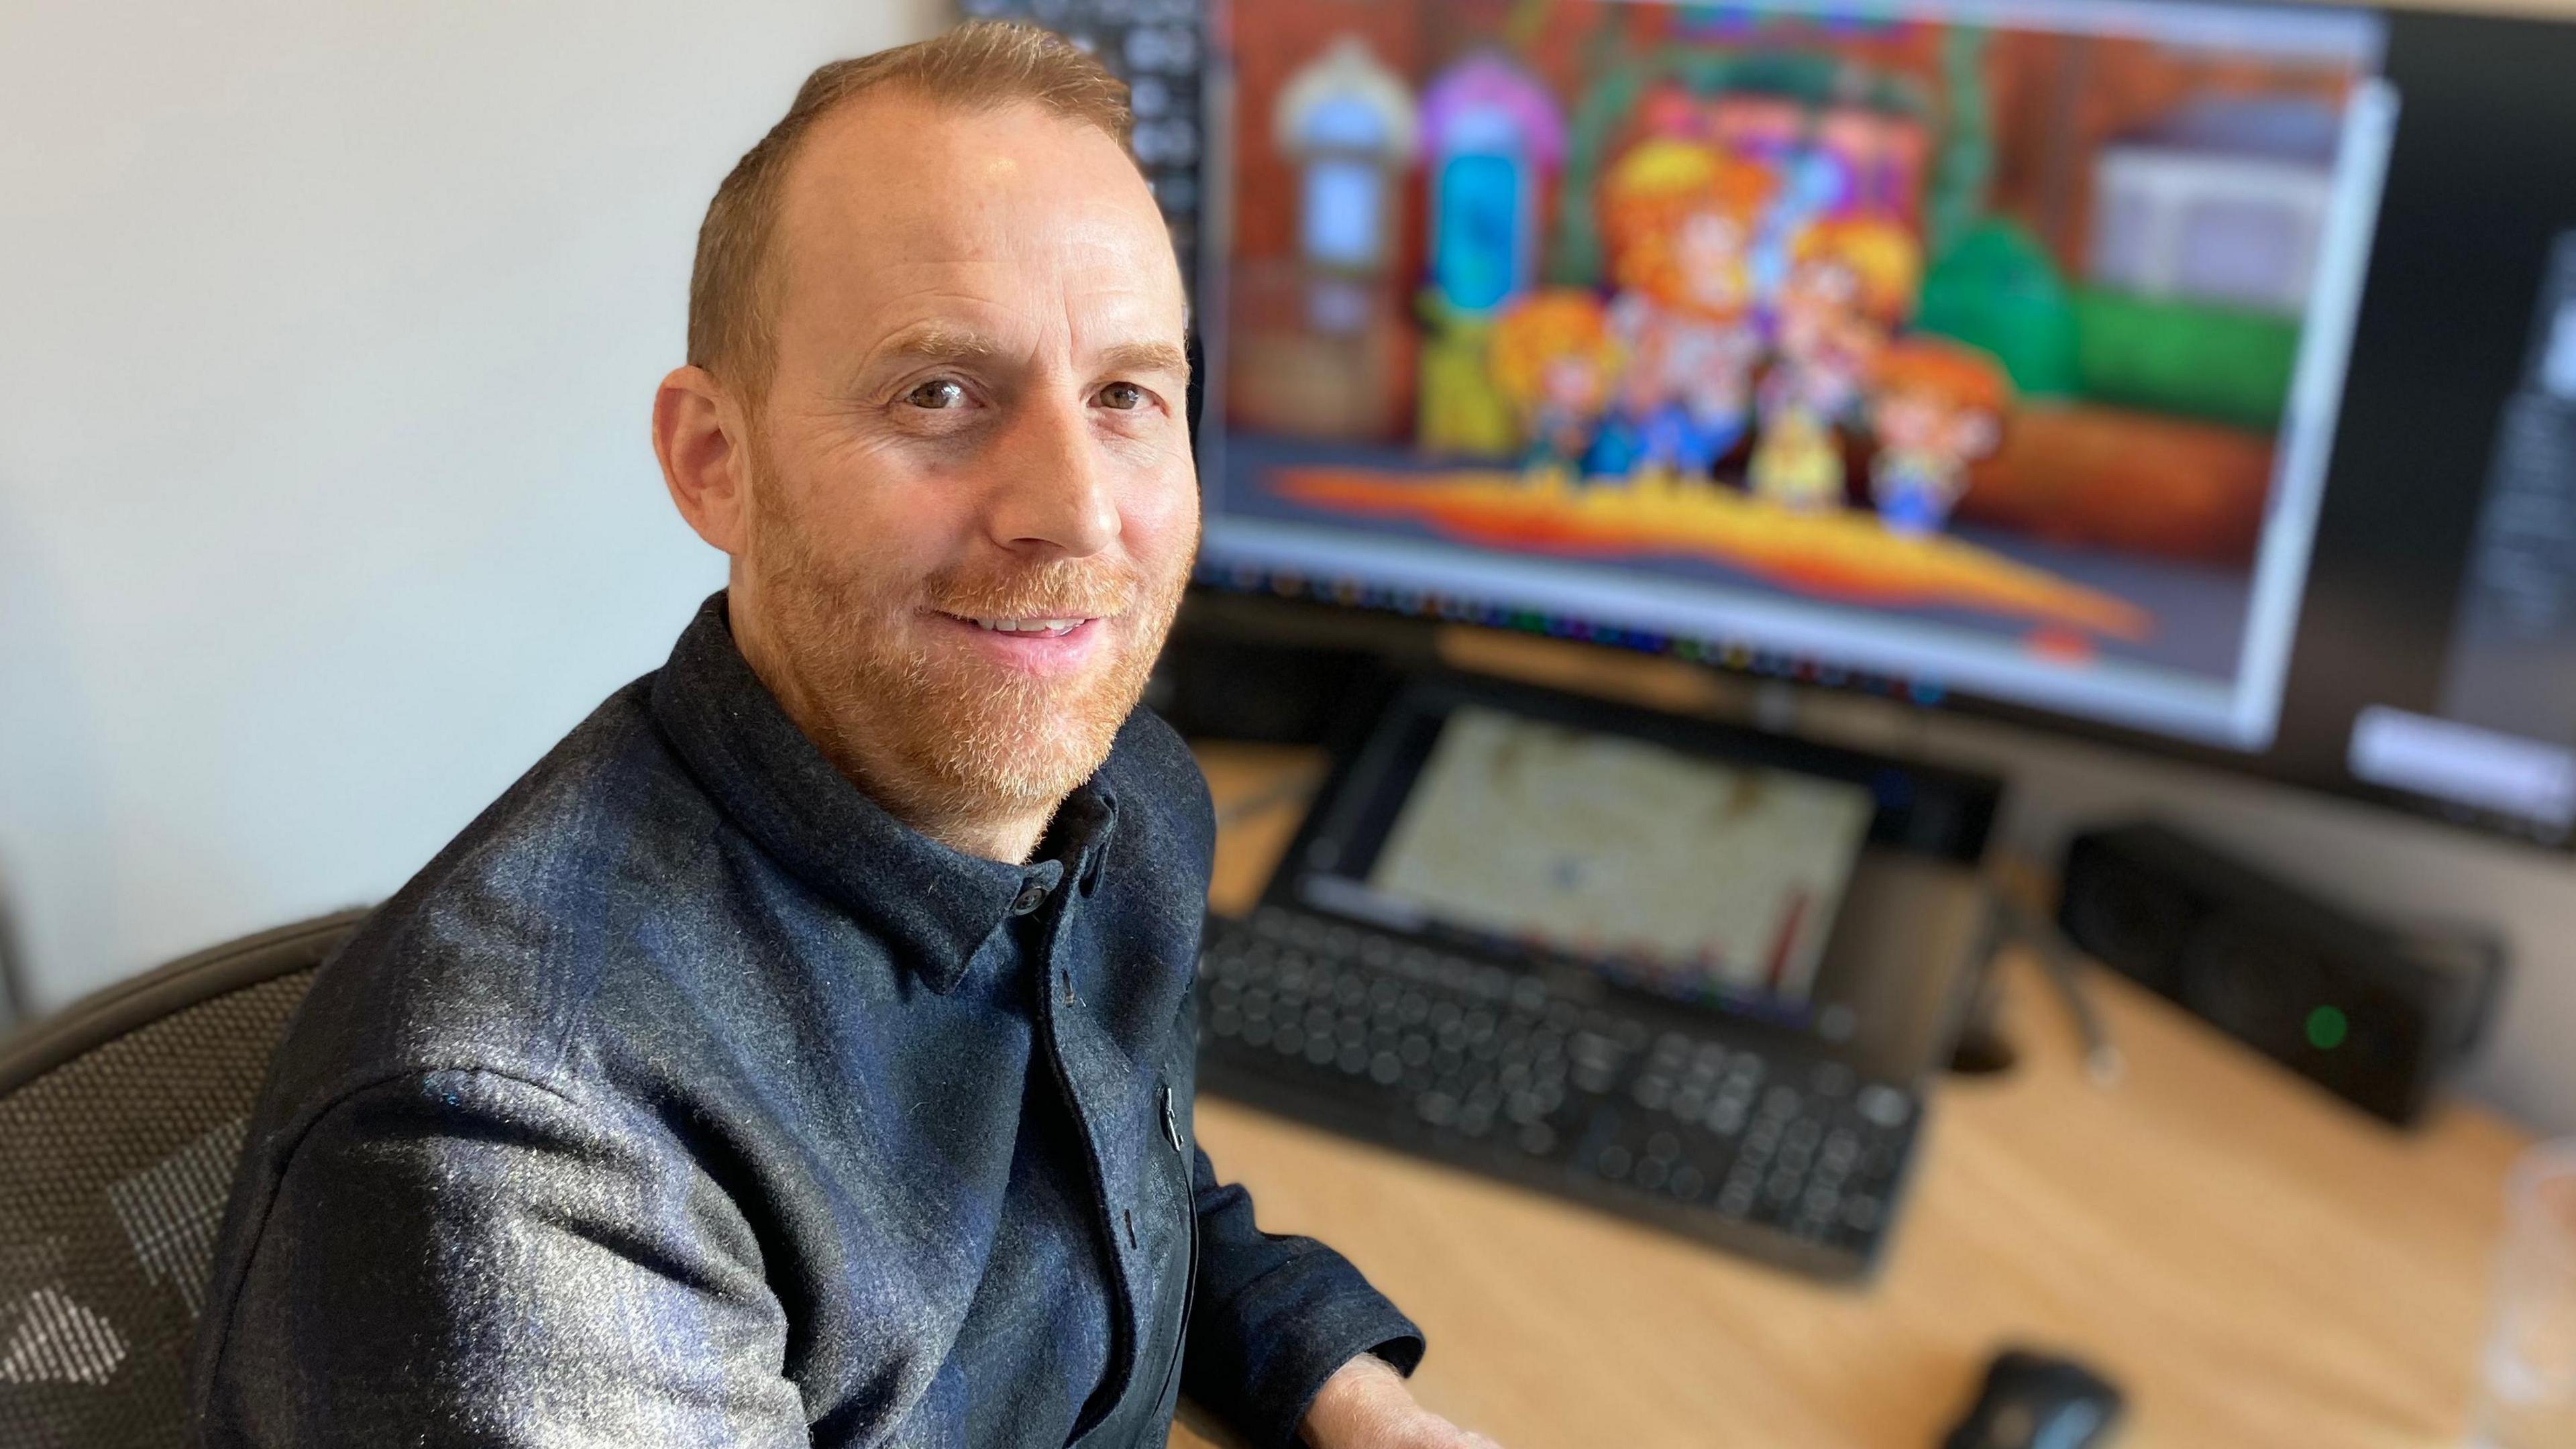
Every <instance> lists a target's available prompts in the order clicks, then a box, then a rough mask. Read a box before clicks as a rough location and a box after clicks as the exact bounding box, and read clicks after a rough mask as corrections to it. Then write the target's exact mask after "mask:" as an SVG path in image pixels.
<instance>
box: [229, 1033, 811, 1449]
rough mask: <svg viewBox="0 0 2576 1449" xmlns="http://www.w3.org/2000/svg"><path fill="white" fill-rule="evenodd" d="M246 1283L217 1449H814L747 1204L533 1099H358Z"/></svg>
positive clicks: (528, 1086) (382, 1095)
mask: <svg viewBox="0 0 2576 1449" xmlns="http://www.w3.org/2000/svg"><path fill="white" fill-rule="evenodd" d="M639 1125H640V1124H639ZM238 1271H239V1280H238V1283H237V1285H236V1286H235V1289H234V1291H233V1292H232V1293H231V1294H230V1295H229V1296H226V1295H222V1294H221V1293H220V1288H221V1285H218V1289H219V1292H218V1295H217V1298H216V1300H215V1301H214V1302H213V1303H210V1305H209V1306H210V1308H214V1309H216V1310H217V1311H218V1312H220V1313H221V1314H222V1320H221V1322H220V1323H217V1322H215V1321H213V1320H211V1319H210V1320H209V1322H208V1324H207V1326H206V1327H207V1333H208V1340H207V1342H205V1343H202V1344H200V1346H199V1365H200V1369H199V1374H200V1377H199V1383H200V1385H201V1388H200V1391H199V1394H198V1407H199V1414H200V1420H199V1425H198V1427H199V1437H200V1442H201V1443H203V1444H204V1445H206V1446H208V1449H231V1446H241V1445H262V1446H276V1449H302V1446H319V1445H360V1444H406V1445H421V1446H450V1445H455V1446H463V1445H476V1446H513V1449H515V1446H535V1445H548V1446H556V1445H570V1446H591V1445H596V1446H602V1449H609V1446H614V1449H637V1446H641V1445H655V1446H695V1445H719V1444H722V1445H737V1444H740V1445H779V1446H787V1445H794V1446H800V1449H801V1446H804V1445H805V1444H806V1443H807V1442H808V1441H807V1436H806V1427H805V1416H804V1411H803V1403H802V1400H801V1399H800V1397H799V1396H798V1393H797V1391H796V1387H795V1385H794V1384H793V1383H792V1382H791V1381H790V1380H789V1379H788V1378H787V1377H786V1376H785V1374H784V1372H783V1369H782V1365H783V1362H784V1353H785V1346H786V1341H787V1319H786V1315H785V1313H784V1311H783V1310H782V1308H781V1307H780V1305H779V1303H778V1301H777V1299H776V1298H775V1296H774V1295H772V1294H771V1293H770V1292H769V1290H768V1288H767V1287H766V1285H765V1284H764V1282H763V1280H762V1277H761V1272H760V1257H759V1250H758V1246H757V1243H756V1241H755V1240H754V1238H753V1236H752V1233H751V1230H750V1227H749V1225H748V1224H747V1223H746V1222H745V1221H744V1219H743V1218H742V1217H741V1215H740V1214H739V1212H738V1211H737V1210H736V1209H735V1208H734V1206H733V1204H732V1202H731V1200H730V1199H729V1198H727V1197H726V1196H725V1195H724V1194H723V1193H722V1192H721V1191H720V1190H719V1189H718V1188H717V1187H716V1186H715V1185H714V1184H713V1183H712V1182H711V1181H710V1180H709V1179H708V1178H707V1177H706V1175H705V1174H704V1173H702V1172H701V1171H699V1170H698V1168H697V1166H696V1164H695V1163H694V1162H692V1161H691V1160H690V1159H689V1157H688V1156H687V1154H685V1153H684V1152H681V1151H680V1150H678V1148H677V1147H676V1145H675V1144H673V1143H672V1142H671V1141H670V1140H669V1139H668V1138H667V1137H661V1136H658V1135H657V1134H652V1133H648V1132H645V1131H642V1130H637V1128H636V1127H633V1126H628V1125H626V1124H621V1123H619V1122H617V1121H615V1120H614V1119H612V1118H609V1117H607V1116H604V1115H600V1114H595V1113H593V1112H591V1111H588V1110H585V1109H584V1108H583V1107H581V1106H580V1105H577V1104H576V1103H575V1102H574V1101H572V1100H571V1099H569V1098H567V1097H565V1096H563V1095H561V1094H559V1093H557V1092H555V1091H553V1090H550V1089H548V1088H546V1087H542V1086H538V1085H536V1084H534V1083H531V1082H528V1081H524V1080H520V1079H518V1078H514V1077H510V1076H506V1075H501V1074H497V1073H492V1072H485V1071H444V1072H430V1073H425V1074H421V1075H418V1076H413V1077H407V1078H403V1079H400V1080H397V1081H393V1082H389V1083H384V1084H380V1085H377V1086H373V1087H369V1088H367V1089H365V1090H363V1091H360V1092H358V1093H355V1094H353V1095H351V1096H349V1097H346V1098H343V1099H342V1100H341V1101H339V1102H338V1103H337V1104H335V1105H334V1106H333V1107H331V1108H330V1109H329V1110H328V1111H326V1112H325V1113H323V1115H322V1116H321V1117H320V1118H319V1119H318V1120H316V1121H315V1122H314V1123H313V1124H312V1126H311V1127H310V1128H309V1129H308V1130H307V1131H306V1132H305V1134H304V1135H303V1137H302V1139H301V1140H300V1141H299V1142H297V1143H296V1145H295V1146H294V1147H293V1148H292V1150H291V1153H290V1155H289V1156H288V1157H287V1158H286V1160H285V1162H284V1164H283V1166H282V1167H281V1168H280V1169H279V1170H278V1176H277V1180H276V1183H275V1186H274V1188H273V1190H272V1192H271V1194H270V1196H269V1198H268V1201H267V1205H266V1208H265V1211H264V1214H263V1218H262V1221H261V1223H260V1225H259V1228H258V1231H257V1234H256V1237H255V1239H254V1241H253V1243H252V1245H251V1247H250V1248H249V1250H248V1253H247V1256H246V1258H245V1259H244V1260H243V1262H242V1265H241V1267H240V1269H239V1270H238Z"/></svg>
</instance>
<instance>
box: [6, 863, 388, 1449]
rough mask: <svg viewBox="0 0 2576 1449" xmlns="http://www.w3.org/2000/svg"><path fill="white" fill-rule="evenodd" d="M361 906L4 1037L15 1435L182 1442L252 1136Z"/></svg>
mask: <svg viewBox="0 0 2576 1449" xmlns="http://www.w3.org/2000/svg"><path fill="white" fill-rule="evenodd" d="M362 914H363V913H361V912H357V911H348V912H343V913H341V914H339V915H334V916H327V917H324V918H322V919H319V920H314V921H307V922H305V923H303V924H301V925H295V926H288V927H285V928H283V929H280V930H275V931H268V932H264V933H262V934H260V935H257V936H252V937H248V938H246V939H244V940H241V941H236V942H233V943H232V944H230V945H226V946H218V947H216V948H215V949H213V950H211V951H204V952H200V953H198V954H197V955H194V956H190V957H188V958H187V959H185V960H182V961H176V962H173V963H171V964H170V965H168V966H165V967H163V968H161V969H160V970H157V971H154V972H152V973H150V974H149V975H146V976H143V977H139V978H137V979H135V980H133V981H130V982H127V983H125V984H123V985H121V986H118V987H114V988H111V989H110V990H108V991H106V992H103V993H101V994H100V995H98V996H94V997H92V998H90V999H88V1000H87V1001H84V1002H81V1003H79V1004H77V1005H75V1006H73V1007H71V1008H69V1009H68V1010H66V1011H64V1012H63V1013H62V1014H60V1015H59V1016H58V1017H56V1018H55V1019H54V1020H52V1021H50V1022H47V1023H45V1024H44V1025H43V1026H42V1027H40V1028H38V1029H35V1030H32V1031H29V1032H26V1033H24V1034H22V1035H21V1036H19V1037H17V1038H15V1039H12V1040H9V1041H6V1042H0V1446H7V1449H143V1446H152V1449H168V1446H172V1445H176V1444H178V1443H179V1442H180V1439H181V1436H182V1433H183V1425H184V1416H185V1408H186V1402H185V1396H186V1387H187V1378H186V1375H187V1356H188V1339H189V1336H190V1334H191V1333H192V1332H193V1331H194V1329H195V1326H196V1320H197V1314H198V1311H199V1310H200V1308H201V1307H202V1306H203V1299H204V1294H205V1286H206V1274H207V1270H208V1265H209V1259H210V1258H211V1256H212V1254H213V1252H214V1238H215V1231H216V1229H217V1227H218V1225H219V1223H220V1220H221V1218H222V1216H223V1211H224V1199H225V1197H226V1195H227V1194H228V1193H229V1192H230V1190H231V1186H232V1176H233V1165H234V1161H235V1159H237V1158H238V1157H239V1156H240V1155H241V1146H242V1134H243V1130H244V1128H245V1126H246V1125H247V1122H248V1119H249V1115H250V1111H251V1107H252V1105H253V1102H254V1100H255V1099H256V1098H257V1097H258V1095H259V1088H260V1083H261V1081H262V1080H263V1079H264V1078H265V1077H266V1076H267V1073H268V1059H269V1055H270V1053H271V1052H272V1051H273V1050H274V1049H275V1048H276V1046H277V1042H278V1040H279V1038H280V1037H281V1036H282V1035H283V1034H284V1033H285V1030H286V1023H287V1019H288V1017H290V1016H291V1015H292V1014H293V1013H294V1011H295V1007H296V1004H297V1003H298V1002H300V1001H302V1000H303V999H304V992H305V988H306V987H307V986H309V985H311V984H312V979H313V970H314V968H315V967H316V966H318V965H319V964H321V962H322V959H323V958H324V957H326V956H328V955H329V954H330V953H331V951H332V950H333V949H335V948H336V947H338V945H339V944H340V942H341V941H342V940H344V939H346V938H347V936H348V934H349V932H350V930H351V929H352V928H353V927H355V926H356V924H357V922H358V920H359V918H360V916H361V915H362Z"/></svg>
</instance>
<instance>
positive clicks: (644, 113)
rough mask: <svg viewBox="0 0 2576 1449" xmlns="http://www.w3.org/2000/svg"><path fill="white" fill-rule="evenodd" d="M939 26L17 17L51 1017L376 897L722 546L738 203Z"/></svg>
mask: <svg viewBox="0 0 2576 1449" xmlns="http://www.w3.org/2000/svg"><path fill="white" fill-rule="evenodd" d="M943 13H944V11H943V9H942V7H941V6H940V5H939V4H938V3H937V0H896V3H891V4H889V3H885V0H736V3H728V4H725V5H721V6H719V5H708V4H703V3H681V0H617V3H608V0H598V3H590V4H583V3H576V0H370V3H355V4H353V3H350V0H243V3H236V4H227V5H201V4H190V3H184V0H47V3H37V0H11V3H7V4H0V902H5V903H6V907H7V909H8V911H9V912H10V914H11V915H12V916H14V918H15V926H16V932H15V934H16V936H17V938H18V940H19V942H20V943H21V945H22V947H23V952H22V954H23V955H24V957H25V960H26V965H27V969H28V971H29V973H30V975H31V977H32V986H33V990H34V994H35V996H36V999H37V1005H38V1006H39V1007H46V1006H53V1005H59V1004H60V1003H62V1002H63V1001H65V1000H68V999H70V998H71V997H73V996H76V995H78V994H80V993H81V992H84V991H86V990H89V989H91V988H93V987H95V986H98V985H100V984H102V983H104V982H107V981H110V980H112V979H114V978H116V977H118V976H120V975H123V974H126V973H128V972H132V971H135V970H137V969H140V968H142V967H144V966H147V965H149V964H151V963H153V962H155V961H157V960H160V959H162V958H164V957H167V956H170V955H173V954H176V953H178V952H181V951H184V950H187V949H190V948H193V947H195V946H199V945H203V944H207V943H210V942H213V941H216V940H220V939H223V938H224V937H227V936H229V935H233V934H236V933H239V932H243V931H247V930H251V929H255V928H257V927H260V926H265V925H270V924H274V923H278V922H281V921H285V920H289V919H293V918H295V917H297V916H300V915H304V914H307V913H310V912H315V911H319V910H323V909H326V908H329V907H332V906H336V905H340V904H345V903H350V902H357V901H365V900H371V899H374V898H376V897H379V896H382V895H383V894H385V893H386V892H387V891H389V890H390V889H392V888H393V887H394V886H396V885H398V884H400V883H401V881H402V880H403V878H404V877H405V876H407V875H408V874H409V873H410V872H411V871H412V870H413V869H415V868H416V867H417V866H418V865H419V864H420V863H421V862H422V861H423V860H424V859H426V858H427V856H428V855H429V854H430V853H431V852H432V851H433V850H435V849H436V848H437V847H438V846H439V845H440V844H441V843H442V842H444V841H445V840H446V839H447V838H448V836H450V835H451V834H453V833H454V832H455V831H456V830H457V829H458V827H460V826H462V825H463V824H464V823H465V822H466V820H468V819H469V818H470V817H471V816H472V815H473V813H474V812H475V811H476V810H477V809H478V808H480V807H481V806H482V805H483V804H484V803H485V802H487V801H488V800H490V799H491V797H492V796H493V795H494V794H496V793H497V792H498V791H499V790H500V789H501V788H502V787H503V786H504V785H506V784H507V783H508V782H509V781H510V780H511V779H512V778H514V777H515V776H516V775H517V774H518V773H519V771H521V770H523V769H524V768H526V767H527V765H528V764H529V763H530V762H531V761H533V760H534V759H535V758H536V756H537V755H538V754H539V753H540V752H541V751H543V750H544V749H545V747H546V746H547V745H549V744H550V743H552V742H553V741H554V740H555V739H556V738H557V737H558V736H560V735H561V734H562V733H563V732H564V730H565V729H567V728H568V727H569V726H571V724H572V723H573V722H574V721H575V720H577V719H579V718H580V717H581V716H582V715H583V714H584V713H586V712H587V711H588V710H589V709H590V708H591V706H592V705H594V704H595V703H597V702H598V700H599V699H600V698H601V697H602V696H604V695H605V694H607V693H608V692H609V691H610V690H611V689H614V688H615V687H616V686H617V685H619V684H621V683H623V682H624V681H626V680H628V679H631V678H633V677H634V676H635V675H637V674H639V673H642V672H643V671H645V670H647V669H650V668H652V667H654V666H655V665H656V664H658V663H659V662H660V661H661V658H662V655H663V653H664V651H665V650H666V649H667V648H668V647H669V644H670V641H671V638H672V637H673V635H674V634H676V632H677V631H678V629H679V626H680V625H681V624H682V623H683V622H684V621H685V620H686V618H687V616H688V612H689V610H690V608H691V607H692V606H693V605H694V604H695V603H696V601H697V600H698V599H699V598H701V597H702V596H703V595H704V594H705V593H706V592H707V591H708V590H710V589H712V588H714V587H715V586H716V585H717V584H718V583H719V582H720V581H721V578H722V570H721V567H720V562H721V560H720V559H719V557H718V556H717V555H715V554H714V553H712V552H710V551H708V550H707V549H706V548H705V547H704V546H703V545H701V544H700V543H698V542H697V540H696V539H695V538H694V537H693V536H691V535H690V534H689V533H688V532H687V530H686V529H685V528H684V527H683V526H682V525H681V524H680V522H679V520H678V518H677V516H676V515H675V514H674V513H673V511H672V509H671V506H670V504H669V502H668V501H667V500H666V499H665V497H664V496H663V493H662V487H661V482H660V476H659V474H658V473H657V472H656V470H655V468H654V464H653V458H652V453H651V449H650V447H649V445H648V443H647V439H646V418H647V409H648V407H649V404H650V400H651V396H652V390H653V384H654V381H655V379H656V378H658V377H659V376H660V375H661V373H662V372H663V370H664V369H666V368H668V367H669V366H671V365H672V364H673V363H675V362H677V361H678V360H679V358H680V352H681V333H682V327H683V320H684V309H685V305H686V289H687V278H688V269H689V259H690V255H691V250H692V247H693V245H694V242H695V238H696V233H697V224H698V218H699V215H700V213H701V212H702V211H703V210H704V208H705V205H706V201H707V197H708V195H709V194H710V193H711V192H712V191H713V189H714V187H715V183H716V181H717V180H718V178H720V177H721V176H722V175H723V174H724V172H725V170H726V169H727V168H728V167H730V166H731V165H732V163H733V160H734V158H735V157H737V156H739V155H740V154H741V153H742V151H743V150H744V149H745V148H746V147H748V146H749V145H750V144H751V143H752V142H753V141H754V140H756V139H757V138H758V137H759V135H760V133H761V132H762V131H763V130H764V129H766V128H767V127H768V125H769V124H770V123H771V122H772V121H774V120H775V119H776V118H777V116H778V115H779V113H780V112H782V111H783V110H784V109H785V108H786V105H787V101H788V98H789V96H790V95H792V94H793V91H794V88H795V85H796V83H797V82H798V81H799V80H801V79H802V78H803V76H804V74H805V72H806V71H807V70H809V69H810V68H811V67H813V66H814V65H816V64H818V63H820V62H822V61H824V60H828V59H831V58H833V57H836V56H841V55H850V54H857V53H860V52H864V51H868V50H872V49H875V48H877V47H879V46H881V45H886V44H890V43H894V42H896V41H900V40H905V39H910V38H913V37H914V36H916V35H918V34H924V33H927V31H928V29H929V28H930V27H931V26H932V24H933V23H934V20H935V17H937V16H939V15H941V14H943Z"/></svg>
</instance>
